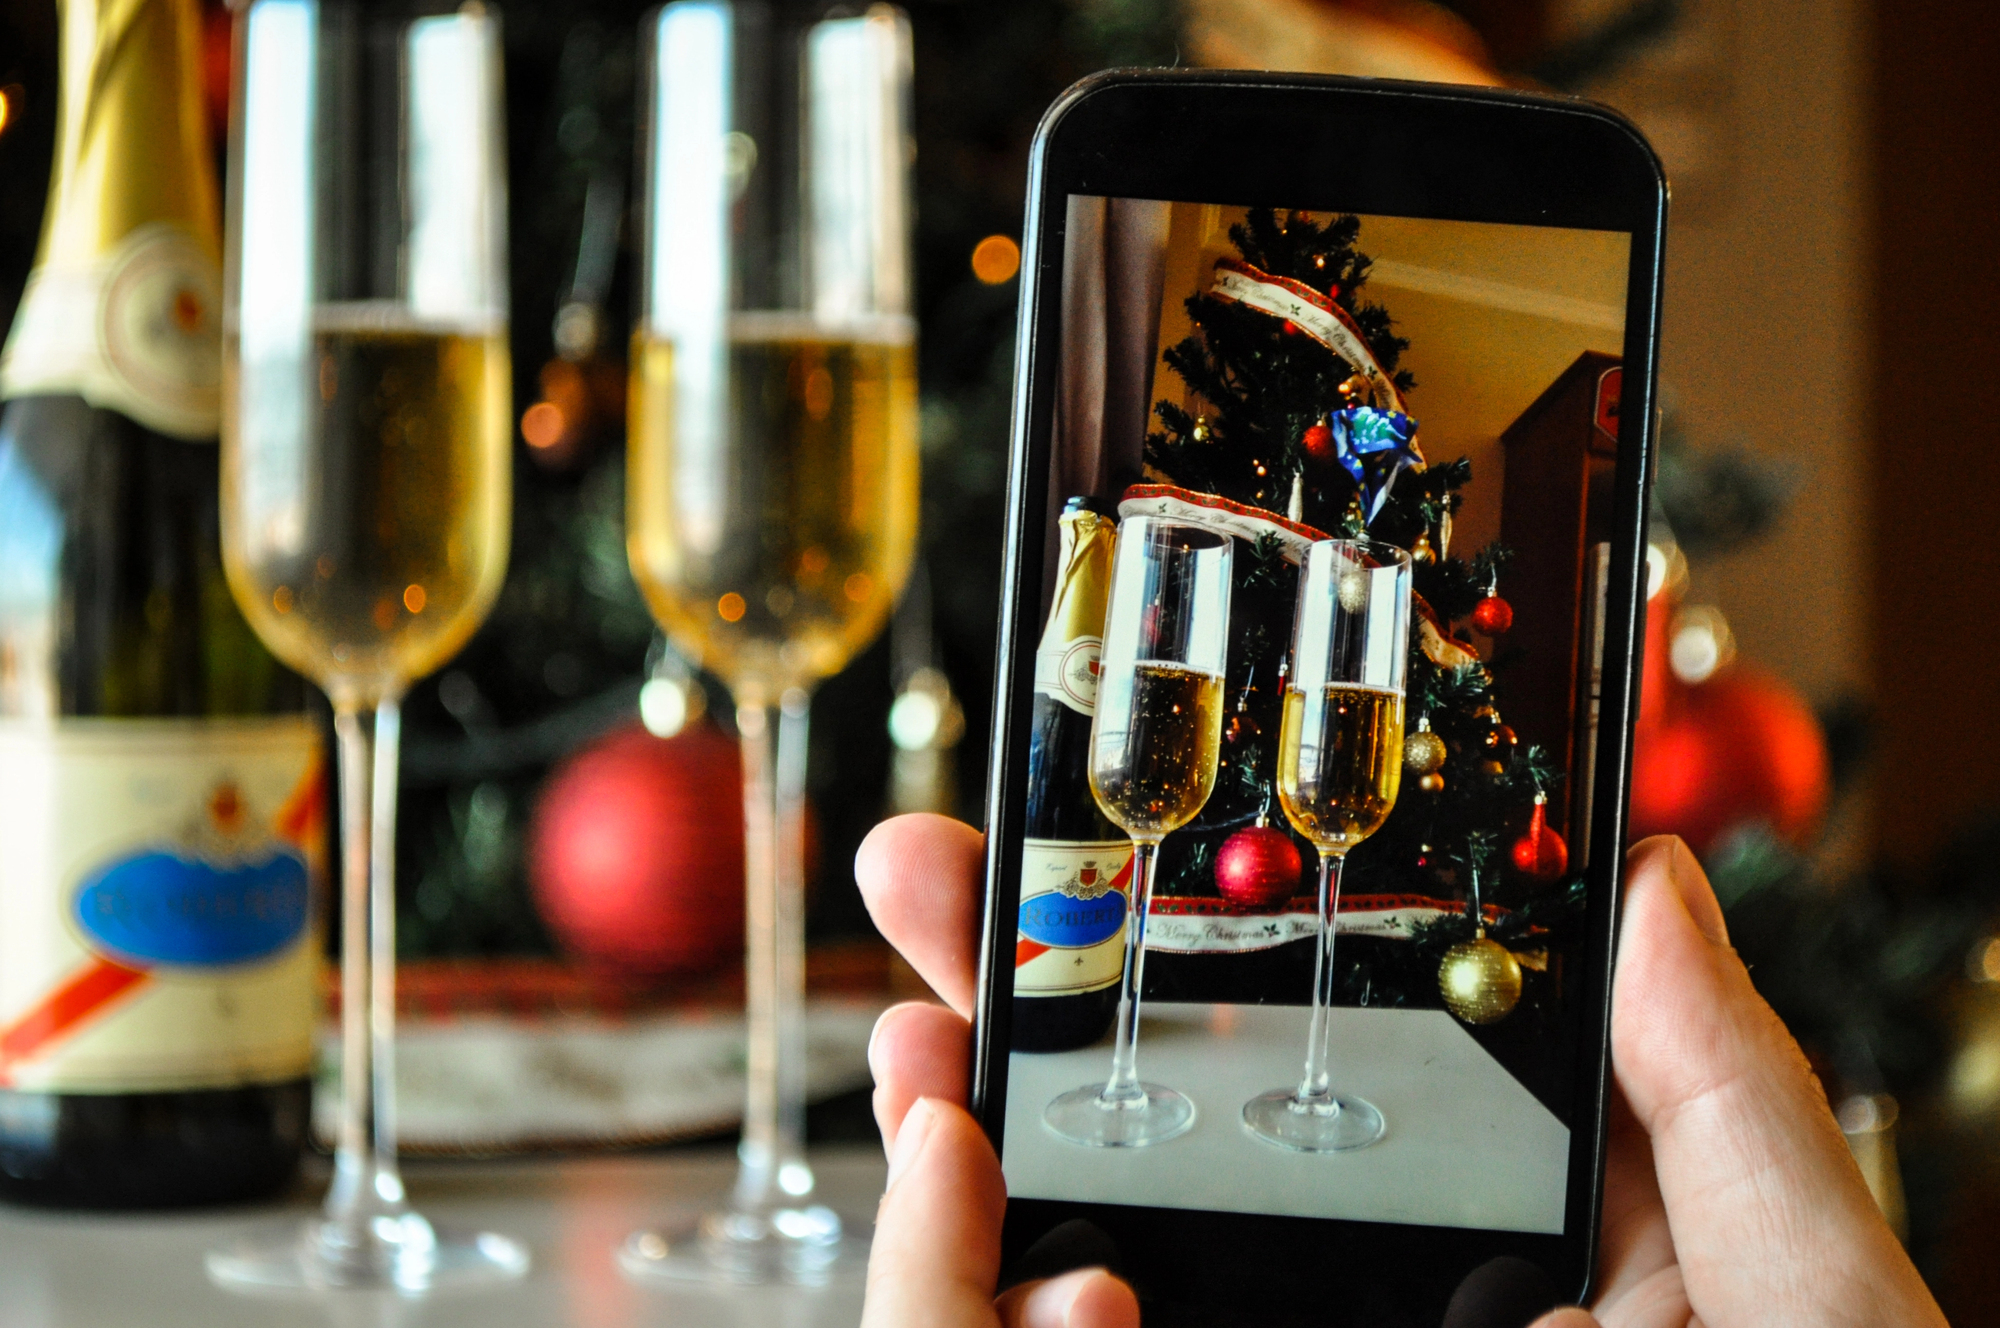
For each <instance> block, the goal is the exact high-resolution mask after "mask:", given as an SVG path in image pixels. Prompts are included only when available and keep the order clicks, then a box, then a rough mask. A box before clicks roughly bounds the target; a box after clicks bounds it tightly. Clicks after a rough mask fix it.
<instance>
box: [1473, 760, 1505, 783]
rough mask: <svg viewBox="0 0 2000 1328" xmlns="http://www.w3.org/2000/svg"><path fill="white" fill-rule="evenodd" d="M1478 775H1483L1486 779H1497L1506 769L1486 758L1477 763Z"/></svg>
mask: <svg viewBox="0 0 2000 1328" xmlns="http://www.w3.org/2000/svg"><path fill="white" fill-rule="evenodd" d="M1479 773H1480V774H1482V775H1485V776H1486V777H1487V778H1488V779H1498V778H1500V776H1502V775H1504V774H1506V773H1507V767H1506V766H1504V765H1502V764H1501V763H1500V762H1498V761H1495V760H1493V759H1492V758H1491V757H1488V758H1487V759H1486V760H1484V761H1481V762H1480V763H1479Z"/></svg>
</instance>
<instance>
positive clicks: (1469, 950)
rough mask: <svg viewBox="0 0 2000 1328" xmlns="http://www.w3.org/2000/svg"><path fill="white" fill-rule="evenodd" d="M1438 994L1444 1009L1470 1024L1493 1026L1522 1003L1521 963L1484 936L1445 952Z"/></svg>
mask: <svg viewBox="0 0 2000 1328" xmlns="http://www.w3.org/2000/svg"><path fill="white" fill-rule="evenodd" d="M1438 991H1439V993H1440V994H1442V995H1443V996H1444V1004H1445V1008H1446V1009H1448V1010H1450V1011H1451V1012H1452V1013H1453V1014H1455V1015H1457V1016H1458V1017H1459V1018H1460V1019H1463V1020H1464V1021H1465V1022H1466V1023H1468V1024H1493V1023H1498V1022H1499V1021H1500V1020H1502V1019H1505V1018H1506V1017H1507V1016H1508V1015H1509V1014H1511V1013H1513V1010H1514V1007H1515V1005H1517V1004H1519V1003H1520V1000H1521V963H1520V961H1519V960H1517V959H1515V958H1514V952H1513V951H1512V950H1509V949H1508V948H1507V947H1506V946H1504V945H1502V944H1500V942H1498V941H1493V940H1488V939H1487V938H1486V937H1484V936H1480V937H1476V938H1475V939H1473V940H1470V941H1460V942H1459V943H1458V944H1457V945H1454V946H1452V947H1451V949H1449V950H1446V951H1445V952H1444V962H1443V963H1442V964H1440V965H1439V966H1438Z"/></svg>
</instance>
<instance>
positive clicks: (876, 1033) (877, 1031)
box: [868, 1010, 889, 1083]
mask: <svg viewBox="0 0 2000 1328" xmlns="http://www.w3.org/2000/svg"><path fill="white" fill-rule="evenodd" d="M888 1017H889V1013H888V1011H886V1010H885V1011H883V1012H882V1014H881V1015H879V1016H878V1017H877V1018H876V1020H875V1026H874V1027H873V1028H871V1029H869V1030H868V1073H869V1075H870V1076H872V1077H873V1078H874V1080H875V1082H876V1083H880V1082H882V1072H881V1071H880V1070H878V1069H876V1068H875V1041H876V1039H878V1038H880V1037H881V1036H882V1021H883V1020H884V1019H887V1018H888Z"/></svg>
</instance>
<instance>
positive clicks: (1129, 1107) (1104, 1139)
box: [1042, 1084, 1194, 1148]
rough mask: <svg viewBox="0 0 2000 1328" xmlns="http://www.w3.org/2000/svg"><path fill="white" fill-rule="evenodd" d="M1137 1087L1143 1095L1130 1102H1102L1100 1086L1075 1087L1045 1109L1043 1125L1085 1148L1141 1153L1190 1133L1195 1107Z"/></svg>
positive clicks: (1167, 1092)
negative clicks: (1153, 1145) (1148, 1148)
mask: <svg viewBox="0 0 2000 1328" xmlns="http://www.w3.org/2000/svg"><path fill="white" fill-rule="evenodd" d="M1139 1088H1140V1091H1142V1092H1143V1093H1144V1094H1145V1096H1144V1097H1138V1098H1133V1099H1132V1100H1131V1101H1129V1102H1113V1101H1111V1100H1110V1099H1108V1098H1106V1097H1105V1096H1104V1085H1102V1084H1085V1085H1084V1086H1083V1087H1082V1088H1073V1089H1071V1090H1070V1091H1069V1092H1067V1093H1064V1094H1063V1095H1062V1096H1061V1097H1059V1098H1057V1099H1055V1101H1053V1102H1051V1103H1049V1105H1048V1106H1047V1107H1046V1108H1044V1109H1043V1111H1042V1124H1044V1125H1046V1126H1048V1127H1049V1129H1050V1130H1051V1131H1053V1132H1054V1133H1055V1134H1057V1135H1059V1136H1061V1137H1062V1138H1064V1139H1067V1140H1069V1141H1070V1142H1071V1143H1073V1144H1083V1145H1084V1146H1085V1147H1088V1148H1143V1147H1145V1146H1146V1145H1147V1144H1157V1143H1163V1142H1165V1141H1166V1140H1168V1139H1173V1138H1176V1137H1178V1136H1180V1135H1183V1134H1186V1133H1187V1132H1188V1131H1189V1130H1190V1129H1191V1128H1193V1126H1194V1103H1192V1102H1190V1101H1189V1100H1188V1099H1187V1098H1185V1097H1183V1096H1182V1095H1181V1094H1179V1093H1176V1092H1175V1091H1174V1090H1173V1089H1171V1088H1162V1087H1161V1086H1160V1085H1158V1084H1140V1085H1139Z"/></svg>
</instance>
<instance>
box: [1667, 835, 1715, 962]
mask: <svg viewBox="0 0 2000 1328" xmlns="http://www.w3.org/2000/svg"><path fill="white" fill-rule="evenodd" d="M1667 879H1668V880H1670V881H1672V882H1673V883H1674V889H1675V891H1677V892H1678V893H1679V894H1680V897H1681V904H1682V906H1683V907H1685V908H1686V909H1687V911H1688V917H1689V918H1690V919H1692V920H1693V922H1694V925H1695V930H1697V931H1699V932H1700V933H1701V934H1702V935H1703V936H1706V937H1707V938H1708V939H1709V940H1710V941H1711V942H1713V943H1714V944H1716V945H1728V944H1729V924H1728V923H1727V922H1726V921H1724V920H1723V917H1722V905H1721V904H1720V903H1719V902H1717V900H1716V898H1715V889H1714V887H1712V886H1710V885H1709V883H1708V873H1707V872H1705V871H1703V870H1702V869H1701V863H1700V862H1699V861H1697V860H1696V859H1695V856H1694V853H1693V852H1692V851H1691V850H1690V849H1689V848H1688V846H1687V844H1686V843H1685V842H1683V841H1682V840H1680V839H1678V838H1677V839H1675V840H1674V846H1673V851H1672V852H1671V853H1669V854H1668V855H1667Z"/></svg>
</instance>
